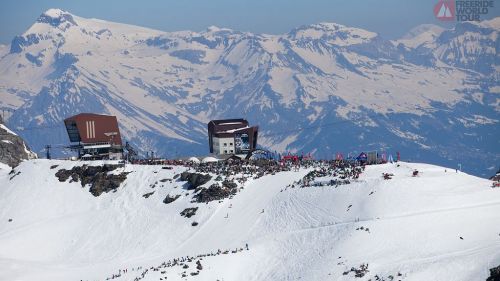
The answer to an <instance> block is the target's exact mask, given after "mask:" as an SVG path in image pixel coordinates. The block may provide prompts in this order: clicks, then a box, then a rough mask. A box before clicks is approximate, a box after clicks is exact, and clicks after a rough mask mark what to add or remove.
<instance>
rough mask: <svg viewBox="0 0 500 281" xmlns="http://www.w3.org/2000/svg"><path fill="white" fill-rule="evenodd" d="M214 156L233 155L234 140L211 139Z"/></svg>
mask: <svg viewBox="0 0 500 281" xmlns="http://www.w3.org/2000/svg"><path fill="white" fill-rule="evenodd" d="M213 142H214V153H215V154H233V153H234V138H213Z"/></svg>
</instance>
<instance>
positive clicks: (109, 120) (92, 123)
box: [64, 113, 122, 145]
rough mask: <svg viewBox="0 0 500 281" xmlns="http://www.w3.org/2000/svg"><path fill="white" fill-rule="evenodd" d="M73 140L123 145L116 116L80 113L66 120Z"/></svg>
mask: <svg viewBox="0 0 500 281" xmlns="http://www.w3.org/2000/svg"><path fill="white" fill-rule="evenodd" d="M64 124H65V126H66V131H67V132H68V136H69V139H70V141H71V142H82V143H103V142H106V143H112V144H115V145H122V140H121V135H120V129H119V127H118V120H117V119H116V116H112V115H102V114H95V113H80V114H77V115H74V116H71V117H68V118H66V119H65V120H64Z"/></svg>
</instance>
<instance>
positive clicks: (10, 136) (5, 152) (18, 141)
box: [0, 117, 36, 167]
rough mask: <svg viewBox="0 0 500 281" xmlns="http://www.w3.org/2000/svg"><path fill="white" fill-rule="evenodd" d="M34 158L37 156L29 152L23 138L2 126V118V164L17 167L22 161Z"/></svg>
mask: <svg viewBox="0 0 500 281" xmlns="http://www.w3.org/2000/svg"><path fill="white" fill-rule="evenodd" d="M34 158H36V154H35V153H33V152H32V151H30V150H29V148H28V147H27V145H26V143H25V142H24V140H23V139H22V138H21V137H19V136H18V135H16V134H15V133H14V132H12V131H11V130H9V128H7V127H6V126H5V125H4V124H2V118H1V117H0V163H4V164H7V165H9V166H11V167H15V166H17V165H19V163H20V162H21V161H22V160H28V159H34Z"/></svg>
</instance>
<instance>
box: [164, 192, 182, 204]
mask: <svg viewBox="0 0 500 281" xmlns="http://www.w3.org/2000/svg"><path fill="white" fill-rule="evenodd" d="M179 197H181V196H180V195H178V194H177V195H176V196H174V197H171V196H170V195H169V194H167V197H165V199H163V203H165V204H170V203H172V202H174V201H175V200H177V198H179Z"/></svg>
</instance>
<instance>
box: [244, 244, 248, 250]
mask: <svg viewBox="0 0 500 281" xmlns="http://www.w3.org/2000/svg"><path fill="white" fill-rule="evenodd" d="M245 246H246V247H247V251H248V243H245Z"/></svg>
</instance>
